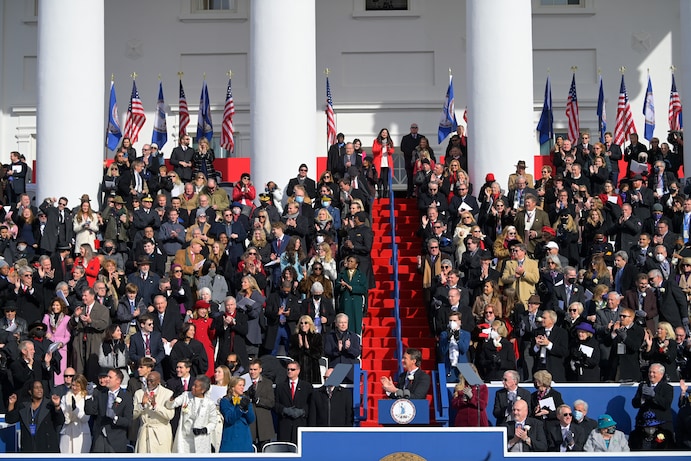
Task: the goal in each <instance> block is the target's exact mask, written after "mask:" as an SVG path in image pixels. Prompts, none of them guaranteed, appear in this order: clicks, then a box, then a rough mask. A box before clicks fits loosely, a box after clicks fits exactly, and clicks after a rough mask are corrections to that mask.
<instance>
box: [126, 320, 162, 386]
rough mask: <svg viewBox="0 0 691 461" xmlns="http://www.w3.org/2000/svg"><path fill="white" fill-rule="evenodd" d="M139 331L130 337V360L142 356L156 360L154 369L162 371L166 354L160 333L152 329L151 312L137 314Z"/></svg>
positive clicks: (134, 360) (136, 360) (135, 359)
mask: <svg viewBox="0 0 691 461" xmlns="http://www.w3.org/2000/svg"><path fill="white" fill-rule="evenodd" d="M138 322H139V331H138V332H137V333H135V334H133V335H132V336H131V337H130V360H132V361H133V362H135V363H138V362H139V359H141V358H142V357H151V358H152V359H154V360H155V361H156V366H155V367H154V370H155V371H158V372H159V373H163V366H162V363H163V358H164V357H165V356H166V353H165V349H164V348H163V340H162V339H161V333H159V332H158V331H154V318H153V315H151V314H148V313H147V314H142V315H140V316H139V319H138Z"/></svg>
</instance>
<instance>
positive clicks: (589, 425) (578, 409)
mask: <svg viewBox="0 0 691 461" xmlns="http://www.w3.org/2000/svg"><path fill="white" fill-rule="evenodd" d="M573 424H575V425H576V426H578V427H580V428H581V429H582V430H583V432H584V433H585V434H586V437H587V436H588V434H590V433H591V432H592V431H593V429H596V428H597V421H596V420H594V419H593V418H589V417H588V402H586V401H585V400H581V399H578V400H575V401H574V402H573Z"/></svg>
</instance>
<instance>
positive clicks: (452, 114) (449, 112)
mask: <svg viewBox="0 0 691 461" xmlns="http://www.w3.org/2000/svg"><path fill="white" fill-rule="evenodd" d="M456 128H458V122H457V121H456V108H455V106H454V100H453V76H451V75H450V76H449V88H448V89H447V90H446V100H445V101H444V107H443V108H442V110H441V120H439V144H441V142H442V141H443V140H444V139H446V137H447V136H448V135H450V134H451V132H452V131H456Z"/></svg>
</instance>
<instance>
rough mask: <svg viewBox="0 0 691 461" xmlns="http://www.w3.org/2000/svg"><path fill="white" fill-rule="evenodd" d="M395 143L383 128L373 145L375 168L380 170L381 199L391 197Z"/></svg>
mask: <svg viewBox="0 0 691 461" xmlns="http://www.w3.org/2000/svg"><path fill="white" fill-rule="evenodd" d="M393 153H394V148H393V141H392V140H391V137H390V136H389V130H388V129H386V128H382V129H381V131H380V132H379V135H378V136H377V139H375V140H374V143H373V144H372V157H373V159H374V166H375V167H376V168H377V169H378V170H379V197H386V196H388V195H389V177H391V176H392V175H393Z"/></svg>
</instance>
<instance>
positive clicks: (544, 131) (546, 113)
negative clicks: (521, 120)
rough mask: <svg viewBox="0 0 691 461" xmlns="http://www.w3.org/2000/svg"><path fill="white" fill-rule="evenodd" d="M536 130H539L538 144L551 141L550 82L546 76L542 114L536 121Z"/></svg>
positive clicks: (552, 119)
mask: <svg viewBox="0 0 691 461" xmlns="http://www.w3.org/2000/svg"><path fill="white" fill-rule="evenodd" d="M536 129H537V131H539V132H540V144H544V143H546V142H547V141H551V140H552V138H554V116H553V114H552V83H551V82H550V80H549V75H548V76H547V83H545V100H544V102H543V103H542V114H540V121H539V122H538V123H537V128H536Z"/></svg>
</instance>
